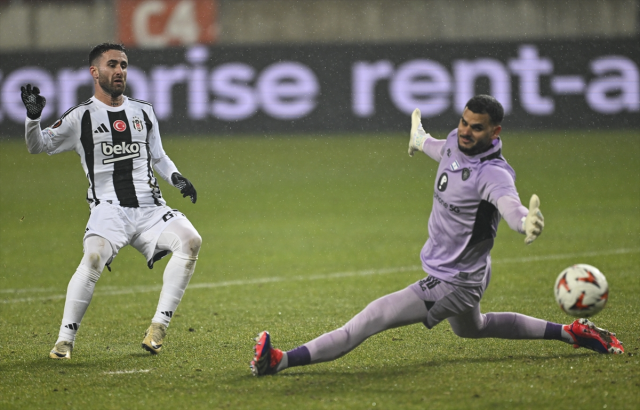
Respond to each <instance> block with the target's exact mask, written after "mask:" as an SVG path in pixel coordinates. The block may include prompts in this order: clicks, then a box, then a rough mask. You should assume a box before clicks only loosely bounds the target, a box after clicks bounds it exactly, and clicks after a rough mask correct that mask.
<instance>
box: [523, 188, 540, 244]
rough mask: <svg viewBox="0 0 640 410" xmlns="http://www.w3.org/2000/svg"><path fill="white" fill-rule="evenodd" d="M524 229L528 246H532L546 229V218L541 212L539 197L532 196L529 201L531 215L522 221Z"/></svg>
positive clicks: (525, 241)
mask: <svg viewBox="0 0 640 410" xmlns="http://www.w3.org/2000/svg"><path fill="white" fill-rule="evenodd" d="M522 227H523V230H524V233H525V235H526V237H525V238H524V243H525V244H526V245H529V244H531V242H533V241H535V240H536V238H537V237H538V236H539V235H540V234H541V233H542V229H544V216H542V212H540V198H538V195H536V194H533V195H531V199H530V200H529V213H528V214H527V216H525V217H524V219H523V221H522Z"/></svg>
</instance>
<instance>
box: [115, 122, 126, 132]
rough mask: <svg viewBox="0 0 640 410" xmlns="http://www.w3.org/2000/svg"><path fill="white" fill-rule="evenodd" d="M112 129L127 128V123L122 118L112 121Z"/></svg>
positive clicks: (122, 129)
mask: <svg viewBox="0 0 640 410" xmlns="http://www.w3.org/2000/svg"><path fill="white" fill-rule="evenodd" d="M113 129H114V130H116V131H118V132H123V131H124V130H126V129H127V123H126V122H124V121H122V120H116V121H114V122H113Z"/></svg>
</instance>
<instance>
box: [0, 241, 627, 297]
mask: <svg viewBox="0 0 640 410" xmlns="http://www.w3.org/2000/svg"><path fill="white" fill-rule="evenodd" d="M638 252H640V248H638V249H610V250H606V251H592V252H579V253H562V254H556V255H543V256H528V257H522V258H505V259H497V260H493V261H492V264H502V263H524V262H540V261H549V260H558V259H571V258H584V257H592V256H602V255H620V254H625V253H638ZM412 271H422V267H420V266H418V265H416V266H401V267H394V268H383V269H367V270H360V271H346V272H336V273H327V274H315V275H298V276H290V277H285V276H273V277H269V278H255V279H243V280H230V281H223V282H211V283H193V284H190V285H189V287H188V289H212V288H223V287H229V286H242V285H256V284H261V283H276V282H286V281H296V282H301V281H310V280H322V279H337V278H348V277H355V276H371V275H385V274H389V273H400V272H412ZM161 288H162V286H161V285H153V286H128V287H126V288H120V287H116V286H111V287H106V288H103V289H100V290H96V292H95V293H94V296H115V295H127V294H137V293H146V292H159V291H160V290H161ZM10 291H13V293H27V292H29V289H13V290H12V289H7V290H5V291H4V293H9V292H10ZM42 291H43V289H33V290H32V292H42ZM65 297H66V294H63V293H60V294H55V295H49V296H39V297H31V298H20V299H2V300H0V303H4V304H7V303H22V302H37V301H43V300H58V299H64V298H65Z"/></svg>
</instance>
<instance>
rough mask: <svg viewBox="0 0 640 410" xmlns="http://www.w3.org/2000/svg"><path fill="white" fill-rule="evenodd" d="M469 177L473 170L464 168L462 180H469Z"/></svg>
mask: <svg viewBox="0 0 640 410" xmlns="http://www.w3.org/2000/svg"><path fill="white" fill-rule="evenodd" d="M469 176H471V170H470V169H469V168H463V169H462V180H463V181H466V180H467V179H469Z"/></svg>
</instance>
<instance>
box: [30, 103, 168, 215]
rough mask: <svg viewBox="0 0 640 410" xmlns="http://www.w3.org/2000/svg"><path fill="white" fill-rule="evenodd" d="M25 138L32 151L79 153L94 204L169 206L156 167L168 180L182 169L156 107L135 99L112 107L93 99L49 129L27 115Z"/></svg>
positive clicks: (89, 195) (90, 197) (50, 153)
mask: <svg viewBox="0 0 640 410" xmlns="http://www.w3.org/2000/svg"><path fill="white" fill-rule="evenodd" d="M26 140H27V146H28V148H29V152H31V153H32V154H36V153H40V152H46V153H48V154H49V155H53V154H58V153H61V152H66V151H75V152H76V153H77V154H78V155H79V156H80V161H81V162H82V168H84V172H85V175H86V176H87V179H88V180H89V190H88V192H87V201H88V202H89V203H95V204H98V203H100V202H101V201H109V202H111V203H113V204H119V205H120V206H124V207H132V208H136V207H146V206H159V205H165V201H164V199H163V198H162V194H161V193H160V188H159V187H158V181H157V180H156V178H155V176H154V168H155V169H156V171H157V172H158V174H159V175H160V176H161V177H162V178H163V179H165V180H166V181H167V182H169V184H171V174H173V173H174V172H178V169H177V168H176V166H175V165H174V164H173V162H172V161H171V160H170V159H169V157H167V155H166V154H165V152H164V149H163V148H162V143H161V141H160V133H159V131H158V120H157V119H156V116H155V113H154V111H153V107H152V106H151V104H149V103H147V102H145V101H140V100H135V99H133V98H128V97H124V103H123V104H122V105H120V106H119V107H111V106H109V105H106V104H104V103H102V102H101V101H99V100H98V99H96V98H95V97H92V98H90V99H89V100H87V101H85V102H83V103H81V104H79V105H77V106H75V107H73V108H71V109H69V110H68V111H67V112H66V113H64V115H62V117H61V118H60V119H59V120H58V121H56V122H55V123H54V124H53V125H52V126H50V127H48V128H46V129H44V130H40V121H39V120H30V119H29V118H27V120H26Z"/></svg>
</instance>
